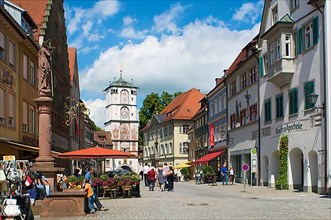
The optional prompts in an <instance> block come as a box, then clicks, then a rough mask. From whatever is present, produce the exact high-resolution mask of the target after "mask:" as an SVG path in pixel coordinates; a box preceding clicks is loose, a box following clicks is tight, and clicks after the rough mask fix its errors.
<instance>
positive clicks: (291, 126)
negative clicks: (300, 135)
mask: <svg viewBox="0 0 331 220" xmlns="http://www.w3.org/2000/svg"><path fill="white" fill-rule="evenodd" d="M298 130H302V123H300V122H294V123H291V124H287V125H284V126H281V127H278V128H276V135H277V134H282V133H289V132H292V131H298Z"/></svg>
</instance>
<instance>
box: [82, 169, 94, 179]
mask: <svg viewBox="0 0 331 220" xmlns="http://www.w3.org/2000/svg"><path fill="white" fill-rule="evenodd" d="M93 173H94V170H93V168H92V167H90V168H88V169H87V171H86V173H85V176H84V179H89V180H90V181H92V175H93Z"/></svg>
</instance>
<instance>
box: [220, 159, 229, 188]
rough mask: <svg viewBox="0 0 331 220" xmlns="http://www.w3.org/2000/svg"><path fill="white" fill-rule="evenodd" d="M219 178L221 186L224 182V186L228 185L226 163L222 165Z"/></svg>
mask: <svg viewBox="0 0 331 220" xmlns="http://www.w3.org/2000/svg"><path fill="white" fill-rule="evenodd" d="M221 177H222V183H223V185H224V182H226V185H228V169H227V168H226V163H224V164H223V166H222V168H221Z"/></svg>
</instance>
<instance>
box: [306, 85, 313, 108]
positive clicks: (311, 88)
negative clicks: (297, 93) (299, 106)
mask: <svg viewBox="0 0 331 220" xmlns="http://www.w3.org/2000/svg"><path fill="white" fill-rule="evenodd" d="M304 89H305V109H310V108H312V107H313V105H312V103H310V102H309V101H308V95H309V94H311V93H313V92H314V90H315V82H314V81H310V82H307V83H306V84H305V88H304Z"/></svg>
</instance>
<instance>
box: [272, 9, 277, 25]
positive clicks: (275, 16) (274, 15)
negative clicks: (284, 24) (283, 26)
mask: <svg viewBox="0 0 331 220" xmlns="http://www.w3.org/2000/svg"><path fill="white" fill-rule="evenodd" d="M277 21H278V7H277V6H275V7H274V8H273V9H272V25H274V24H275V23H276V22H277Z"/></svg>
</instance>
